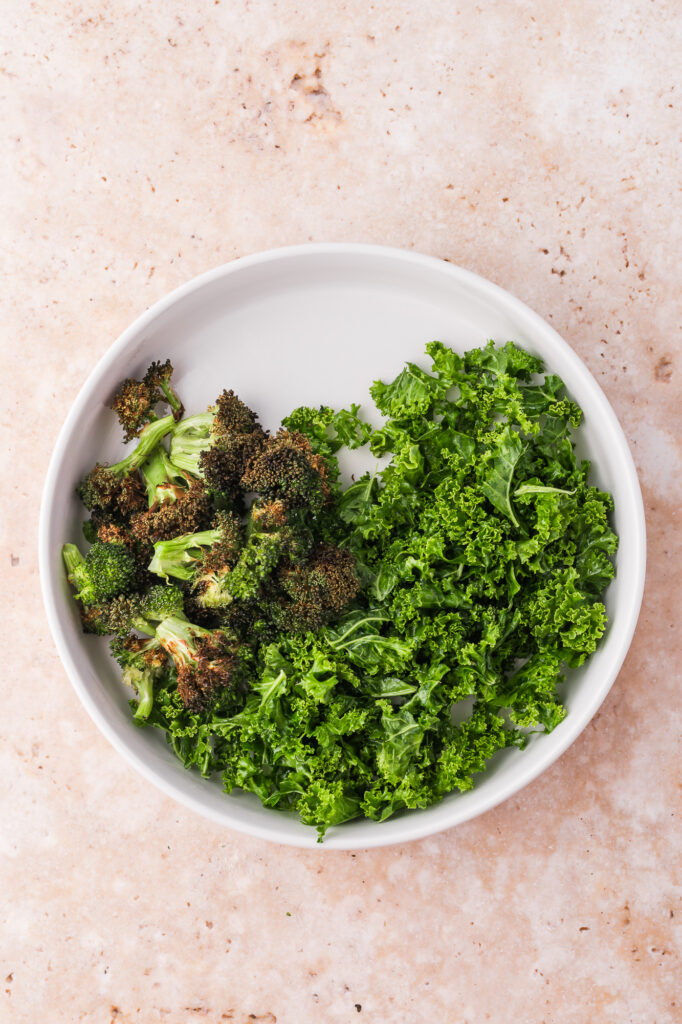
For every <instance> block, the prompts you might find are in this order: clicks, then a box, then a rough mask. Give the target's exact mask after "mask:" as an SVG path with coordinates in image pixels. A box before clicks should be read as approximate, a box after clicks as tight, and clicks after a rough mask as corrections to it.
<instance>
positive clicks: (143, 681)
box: [111, 636, 169, 722]
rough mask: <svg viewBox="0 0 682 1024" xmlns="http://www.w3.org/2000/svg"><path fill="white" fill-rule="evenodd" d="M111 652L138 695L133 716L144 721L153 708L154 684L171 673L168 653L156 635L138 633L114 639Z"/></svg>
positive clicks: (124, 678) (126, 679)
mask: <svg viewBox="0 0 682 1024" xmlns="http://www.w3.org/2000/svg"><path fill="white" fill-rule="evenodd" d="M111 652H112V654H113V655H114V657H115V658H116V660H117V662H118V663H119V665H120V666H121V668H122V669H123V676H122V678H123V682H124V683H125V684H126V686H130V687H132V689H133V690H135V692H136V694H137V698H138V700H137V708H136V709H135V713H134V714H133V718H134V719H135V720H136V721H138V722H144V721H146V720H147V719H148V718H149V716H150V714H151V712H152V709H153V707H154V687H155V684H157V683H158V682H160V681H161V680H162V679H166V678H168V675H169V666H168V662H167V658H166V653H165V651H164V650H163V648H162V647H161V645H160V643H159V641H158V640H157V639H156V637H155V636H152V638H151V639H147V640H144V639H142V638H141V637H136V636H129V637H126V638H125V639H124V640H120V639H119V640H114V641H113V642H112V644H111Z"/></svg>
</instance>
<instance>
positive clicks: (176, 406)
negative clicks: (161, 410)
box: [159, 380, 182, 412]
mask: <svg viewBox="0 0 682 1024" xmlns="http://www.w3.org/2000/svg"><path fill="white" fill-rule="evenodd" d="M159 383H160V384H161V390H162V391H163V393H164V395H165V396H166V401H167V402H168V404H169V405H170V407H171V409H172V410H173V412H180V411H181V410H182V402H181V401H180V399H179V398H178V396H177V395H176V394H175V392H174V391H173V389H172V388H171V386H170V384H169V383H168V381H167V380H161V381H160V382H159Z"/></svg>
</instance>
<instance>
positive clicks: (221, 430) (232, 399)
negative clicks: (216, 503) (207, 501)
mask: <svg viewBox="0 0 682 1024" xmlns="http://www.w3.org/2000/svg"><path fill="white" fill-rule="evenodd" d="M265 436H266V435H265V432H264V431H263V429H262V427H261V426H260V424H259V423H258V418H257V416H256V414H255V413H254V412H252V411H251V409H249V408H248V406H246V405H244V403H243V402H242V401H241V400H240V399H239V398H238V397H237V396H236V395H235V393H234V392H233V391H223V393H222V395H220V397H219V398H218V400H217V402H216V404H215V405H214V406H212V407H211V408H210V409H209V410H208V412H206V413H200V414H199V415H198V416H190V417H189V418H188V419H186V420H181V421H180V423H178V424H177V426H176V428H175V430H174V431H173V436H172V438H171V448H170V452H171V459H172V460H173V462H174V463H175V465H177V466H179V467H180V468H181V469H184V470H186V471H187V472H189V473H193V474H194V475H195V476H200V477H202V478H203V479H204V480H205V481H206V484H207V485H208V486H209V487H210V488H211V489H212V490H214V491H217V492H219V493H221V494H227V495H231V496H233V497H236V496H237V495H238V493H239V481H240V479H241V476H242V474H243V473H244V470H245V468H246V466H247V464H248V462H249V460H250V459H252V458H253V457H254V455H255V454H256V452H257V451H258V450H259V449H260V447H261V445H262V444H263V441H264V440H265Z"/></svg>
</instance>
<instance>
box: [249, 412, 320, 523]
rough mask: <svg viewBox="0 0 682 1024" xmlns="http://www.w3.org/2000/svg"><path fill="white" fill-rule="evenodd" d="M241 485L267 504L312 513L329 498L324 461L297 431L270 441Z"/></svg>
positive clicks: (254, 458) (253, 459)
mask: <svg viewBox="0 0 682 1024" xmlns="http://www.w3.org/2000/svg"><path fill="white" fill-rule="evenodd" d="M241 485H242V487H243V488H244V490H245V491H255V492H256V493H258V494H261V495H262V496H263V497H264V498H266V499H267V500H268V501H281V502H283V503H284V504H285V505H286V506H287V507H288V508H306V509H308V510H309V511H310V512H313V513H315V512H318V511H319V510H320V509H321V508H322V506H323V505H324V503H325V502H326V501H327V500H328V498H329V486H328V483H327V471H326V466H325V462H324V459H323V458H322V456H320V455H316V454H315V453H314V452H313V450H312V448H311V446H310V441H309V440H308V438H307V437H305V435H304V434H299V433H297V432H296V431H288V430H279V431H278V432H277V434H276V435H275V436H274V437H269V438H267V440H265V441H264V443H263V444H262V445H261V446H260V449H259V450H258V451H257V452H256V454H255V455H253V456H252V457H251V458H250V459H249V461H248V464H247V466H246V469H245V471H244V474H243V476H242V478H241Z"/></svg>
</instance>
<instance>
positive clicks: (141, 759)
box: [40, 244, 645, 850]
mask: <svg viewBox="0 0 682 1024" xmlns="http://www.w3.org/2000/svg"><path fill="white" fill-rule="evenodd" d="M433 338H438V339H440V340H441V341H443V342H445V343H447V344H449V345H451V346H452V347H453V348H455V349H457V350H459V351H463V350H465V349H467V348H472V347H475V346H478V345H481V344H483V343H484V342H485V341H486V339H488V338H493V339H494V340H495V341H497V342H505V341H507V340H509V339H513V340H515V341H517V342H518V343H519V344H521V345H522V346H523V347H524V348H527V349H528V350H529V351H531V352H533V353H534V354H536V355H538V356H540V357H541V358H542V359H543V360H544V362H545V364H546V366H547V368H548V369H549V370H550V371H552V372H554V373H558V374H559V375H560V376H561V377H562V378H563V380H564V382H565V383H566V386H567V388H568V391H569V393H570V394H571V396H572V397H573V398H574V399H575V400H576V401H577V402H578V403H579V404H580V406H581V407H582V409H583V412H584V414H585V418H584V424H583V426H582V427H581V430H580V433H579V445H578V447H579V452H580V454H581V455H583V456H584V457H587V458H589V459H590V460H591V461H592V464H593V476H592V481H593V482H594V483H596V484H598V485H599V486H601V487H603V488H604V489H606V490H608V491H610V492H611V493H612V494H613V497H614V500H615V516H614V520H615V522H614V526H615V529H616V531H617V532H618V534H619V537H620V546H619V549H618V554H617V557H616V569H617V572H616V578H615V580H614V582H613V583H612V584H611V586H610V587H609V589H608V592H607V594H606V599H605V603H606V607H607V611H608V616H609V626H608V629H607V633H606V635H605V637H604V639H603V641H602V643H601V645H600V647H599V649H598V651H597V653H596V654H595V655H594V656H593V657H592V658H591V659H590V661H589V662H588V663H587V664H586V665H585V666H584V667H582V668H581V669H579V670H576V671H574V672H572V673H571V674H570V676H569V678H568V680H567V682H566V684H565V691H564V699H565V703H566V705H567V708H568V715H567V716H566V718H565V720H564V721H563V722H562V723H561V725H559V726H558V727H557V728H556V729H555V730H554V732H552V733H551V734H550V735H534V736H533V737H532V739H531V741H530V743H529V745H528V747H527V748H526V750H524V751H519V750H517V749H513V750H506V751H503V752H501V753H499V754H497V755H496V756H495V758H494V759H493V762H492V763H491V765H490V767H489V769H488V770H487V771H486V772H485V773H483V774H481V775H480V776H479V777H478V780H477V782H476V785H475V787H474V789H473V790H471V791H469V792H467V793H462V794H452V795H450V796H449V797H447V798H446V799H445V800H443V801H442V802H441V803H440V804H437V805H436V806H434V807H430V808H428V809H427V810H423V811H412V812H408V813H405V814H402V815H400V816H397V817H395V818H393V819H390V820H389V821H386V822H381V823H375V822H371V821H365V820H358V821H353V822H349V823H347V824H345V825H342V826H339V827H337V828H334V829H331V830H330V831H329V833H328V834H327V837H326V839H325V842H324V843H323V844H322V845H321V846H318V844H317V841H316V840H317V836H316V833H315V830H314V829H312V828H310V827H307V826H305V825H302V824H300V822H298V821H297V820H296V819H295V818H293V817H291V816H288V815H285V814H282V813H280V812H278V811H275V810H268V809H266V808H263V807H262V806H261V804H260V803H259V802H258V800H257V799H256V798H255V797H253V796H251V795H249V794H245V793H234V794H231V795H230V796H228V795H226V794H225V793H224V792H222V790H221V786H220V781H219V780H218V779H216V780H215V781H207V780H205V779H202V778H201V777H200V776H199V775H198V774H195V773H194V772H189V771H186V770H185V769H184V768H183V767H182V765H181V764H180V762H179V761H177V760H176V758H175V756H174V755H173V753H172V751H171V750H170V748H169V747H168V746H167V745H166V742H165V738H164V736H163V735H162V733H161V732H159V731H158V730H156V729H139V728H136V726H135V725H134V724H133V721H132V718H131V713H130V708H129V706H128V700H129V698H130V692H129V691H128V690H127V689H126V687H124V686H123V685H122V683H121V681H120V677H119V671H118V666H117V665H116V664H115V663H114V661H113V660H112V659H111V657H110V656H109V653H108V647H107V643H106V641H104V640H101V639H97V638H94V637H90V636H84V635H83V634H82V632H81V629H80V622H79V617H78V612H77V608H76V605H75V602H74V601H73V598H72V596H71V594H70V592H69V587H68V584H67V582H66V579H65V576H64V570H63V566H62V562H61V556H60V549H61V545H62V543H63V542H64V541H66V540H71V541H77V540H79V539H80V537H81V523H82V521H83V509H82V506H81V505H80V503H79V501H78V499H77V498H76V495H75V490H74V488H75V486H76V483H77V482H78V481H79V480H80V479H81V478H82V477H83V475H84V474H85V473H86V472H87V470H88V469H90V468H91V467H92V466H93V465H94V463H95V462H96V461H98V460H100V461H104V460H109V461H111V462H114V461H117V459H118V458H120V457H121V455H120V453H121V452H122V450H123V445H122V443H121V434H120V430H119V428H118V424H117V422H116V417H115V416H114V414H113V413H112V412H111V411H110V409H109V408H108V403H109V401H110V400H111V398H112V396H113V394H114V392H115V390H116V387H117V385H118V383H119V382H120V381H121V380H122V379H123V378H125V377H130V376H137V375H139V374H141V373H143V372H144V370H145V369H146V367H147V365H148V364H149V362H150V361H151V360H153V359H165V358H166V357H169V358H170V359H171V361H172V363H173V365H174V367H175V378H174V379H175V382H176V385H177V388H178V390H179V393H180V394H181V396H182V399H183V401H184V403H185V407H186V409H187V410H188V411H189V412H197V411H200V410H203V409H204V408H205V407H206V406H207V405H208V404H209V403H211V402H212V401H214V400H215V398H216V395H217V394H218V392H219V391H220V390H221V389H222V388H223V387H227V388H234V390H235V391H236V392H237V393H238V394H239V395H240V397H241V398H242V399H243V400H244V401H245V402H246V403H247V404H248V405H250V406H252V407H253V408H255V409H256V410H257V411H258V412H259V414H260V417H261V421H262V422H263V423H264V424H265V425H266V426H268V427H270V428H271V429H272V428H276V427H277V426H278V425H279V422H280V419H281V417H282V416H284V415H286V413H288V412H290V411H291V409H293V408H294V407H295V406H297V405H302V404H305V405H320V404H325V405H332V406H336V407H341V406H346V405H348V404H349V403H350V402H353V401H357V402H363V401H367V400H368V387H369V384H370V383H371V381H373V380H375V379H377V378H383V379H384V380H388V379H392V378H393V377H394V376H395V375H396V374H397V373H398V372H399V370H400V368H401V366H402V363H403V362H404V361H405V360H406V359H411V360H413V361H415V362H419V361H420V360H421V358H422V353H423V351H424V345H425V343H426V342H427V341H429V340H431V339H433ZM369 404H370V407H371V403H369ZM347 468H350V467H347ZM644 568H645V531H644V513H643V508H642V498H641V494H640V489H639V484H638V481H637V475H636V472H635V467H634V464H633V461H632V457H631V455H630V451H629V449H628V446H627V443H626V440H625V437H624V435H623V431H622V430H621V428H620V426H619V424H618V421H617V419H616V417H615V415H614V412H613V410H612V409H611V406H610V405H609V403H608V401H607V400H606V398H605V396H604V394H603V393H602V391H601V390H600V388H599V386H598V385H597V383H596V381H595V380H594V378H593V377H592V376H591V375H590V373H589V372H588V370H587V369H586V367H585V366H584V365H583V363H582V362H581V361H580V359H579V358H578V357H577V356H576V355H575V353H574V352H573V351H572V350H571V349H570V348H569V346H568V345H567V344H566V343H565V342H564V341H563V340H562V339H561V338H560V337H559V335H558V334H557V333H556V332H555V331H554V330H553V329H552V328H551V327H550V326H549V325H548V324H546V323H545V322H544V321H543V320H542V319H541V318H540V317H539V316H537V315H536V314H535V313H533V312H532V311H531V310H530V309H528V307H527V306H525V305H523V303H521V302H519V301H518V299H515V298H513V296H511V295H509V294H508V293H507V292H505V291H503V290H502V289H501V288H498V287H496V286H495V285H494V284H491V283H490V282H489V281H485V280H484V279H483V278H480V277H477V276H476V275H475V274H471V273H468V272H467V271H465V270H462V269H460V268H459V267H455V266H453V265H452V264H451V263H445V262H442V261H440V260H437V259H432V258H430V257H427V256H420V255H416V254H414V253H411V252H404V251H402V250H398V249H388V248H383V247H380V246H369V245H351V244H349V245H345V244H341V245H331V244H330V245H305V246H297V247H293V248H287V249H278V250H274V251H272V252H265V253H259V254H257V255H255V256H249V257H247V258H246V259H241V260H235V261H234V262H233V263H229V264H227V265H226V266H222V267H218V268H217V269H215V270H212V271H209V273H207V274H203V275H202V276H201V277H198V278H196V279H195V280H193V281H190V282H188V283H187V284H186V285H183V286H182V287H181V288H178V289H177V290H176V291H174V292H172V293H171V294H170V295H168V296H167V297H166V298H164V299H162V300H161V301H160V302H157V303H156V305H154V306H152V308H151V309H149V310H147V312H146V313H143V314H142V316H141V317H139V318H138V319H137V320H136V321H135V323H134V324H132V326H131V327H129V328H128V329H127V330H126V331H124V333H123V334H122V335H121V337H120V338H119V339H118V341H116V342H115V344H114V345H112V347H111V348H110V349H109V350H108V352H107V353H106V355H105V356H104V357H103V358H102V359H101V360H100V362H99V363H98V365H97V367H96V368H95V370H94V371H93V372H92V374H91V375H90V377H89V378H88V380H87V381H86V383H85V385H84V386H83V388H82V390H81V392H80V394H79V395H78V397H77V398H76V401H75V402H74V405H73V408H72V409H71V412H70V413H69V415H68V417H67V420H66V423H65V424H64V427H63V429H62V431H61V434H60V435H59V439H58V441H57V445H56V447H55V450H54V454H53V456H52V461H51V463H50V468H49V471H48V475H47V481H46V484H45V491H44V496H43V504H42V509H41V520H40V572H41V578H42V587H43V594H44V599H45V606H46V609H47V614H48V618H49V622H50V626H51V628H52V632H53V634H54V638H55V642H56V644H57V648H58V650H59V654H60V656H61V658H62V661H63V663H64V665H65V667H66V671H67V673H68V675H69V678H70V679H71V682H72V683H73V685H74V688H75V690H76V692H77V694H78V696H79V697H80V699H81V700H82V702H83V704H84V705H85V707H86V709H87V711H88V712H89V714H90V715H91V717H92V719H93V721H94V722H95V723H96V725H97V726H98V727H99V728H100V729H101V731H102V732H103V733H104V735H105V736H106V737H107V739H109V740H110V742H111V743H112V744H113V745H114V747H115V748H116V749H117V750H118V751H119V752H120V753H121V754H123V756H124V757H126V758H127V759H128V761H129V762H130V763H131V764H132V765H134V767H135V768H137V769H138V771H140V772H141V773H142V774H143V775H144V776H146V778H148V779H149V780H150V781H151V782H154V783H155V784H156V785H157V786H159V787H160V788H161V789H162V790H163V791H164V792H165V793H167V794H168V795H169V796H172V797H174V798H175V799H176V800H179V801H180V802H181V803H182V804H185V805H186V806H187V807H191V808H192V809H193V810H195V811H199V812H200V813H201V814H204V815H206V816H207V817H209V818H212V819H213V820H214V821H217V822H220V823H221V824H223V825H226V826H228V827H230V828H233V829H237V830H239V831H241V832H247V833H250V834H251V835H256V836H260V837H262V838H264V839H270V840H274V841H276V842H281V843H289V844H292V845H296V846H306V847H316V846H317V848H318V849H322V850H329V849H351V848H356V847H372V846H381V845H384V844H389V843H398V842H404V841H406V840H411V839H417V838H420V837H422V836H426V835H429V834H431V833H434V832H439V831H441V830H442V829H447V828H450V827H452V826H453V825H457V824H459V823H460V822H463V821H466V820H468V819H470V818H473V817H475V816H476V815H479V814H482V813H483V812H484V811H487V810H489V809H490V808H491V807H494V806H495V805H496V804H499V803H500V802H501V801H502V800H506V799H507V797H509V796H511V795H512V794H513V793H516V792H517V791H518V790H520V789H521V788H522V787H523V786H525V785H526V784H527V783H528V782H530V781H531V780H532V779H534V778H536V776H538V775H539V774H540V772H542V771H543V770H544V769H545V768H547V767H548V765H550V764H552V762H553V761H555V760H556V759H557V758H558V757H559V755H560V754H561V753H562V752H563V751H564V750H566V748H567V747H568V746H569V745H570V744H571V743H572V742H573V740H575V738H576V737H577V736H578V734H579V733H580V732H581V731H582V730H583V729H584V728H585V726H586V725H587V723H588V722H589V721H590V719H591V718H592V716H593V715H594V714H595V712H596V711H597V709H598V707H599V705H600V704H601V702H602V701H603V700H604V697H605V696H606V694H607V693H608V691H609V689H610V687H611V685H612V684H613V681H614V679H615V678H616V675H617V673H618V670H619V669H620V666H621V664H622V662H623V659H624V657H625V655H626V653H627V650H628V647H629V645H630V641H631V639H632V635H633V632H634V629H635V624H636V621H637V615H638V611H639V606H640V601H641V596H642V589H643V584H644Z"/></svg>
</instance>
